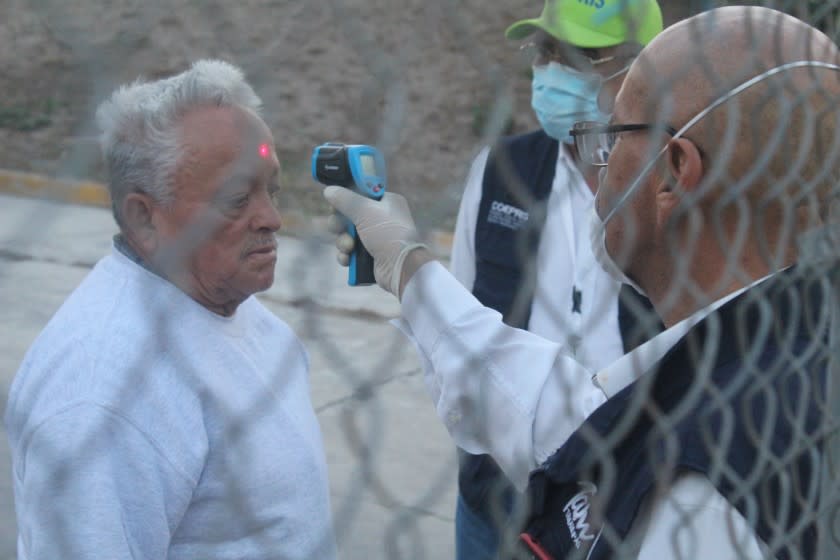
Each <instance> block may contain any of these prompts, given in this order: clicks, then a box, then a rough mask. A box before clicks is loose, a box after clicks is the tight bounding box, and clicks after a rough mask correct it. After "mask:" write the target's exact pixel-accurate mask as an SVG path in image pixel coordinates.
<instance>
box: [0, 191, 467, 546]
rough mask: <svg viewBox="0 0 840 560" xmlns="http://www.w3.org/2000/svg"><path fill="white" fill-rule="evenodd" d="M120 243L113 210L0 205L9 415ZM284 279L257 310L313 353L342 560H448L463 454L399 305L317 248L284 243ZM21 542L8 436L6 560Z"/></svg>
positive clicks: (3, 467)
mask: <svg viewBox="0 0 840 560" xmlns="http://www.w3.org/2000/svg"><path fill="white" fill-rule="evenodd" d="M114 232H115V227H114V224H113V221H112V219H111V217H110V215H109V213H108V212H107V211H105V210H101V209H95V208H85V207H79V206H72V205H62V204H55V203H50V202H45V201H37V200H31V199H22V198H13V197H6V196H0V412H2V411H3V410H5V402H6V395H7V392H8V387H9V384H10V382H11V379H12V376H13V375H14V372H15V370H16V369H17V367H18V364H19V363H20V360H21V358H22V357H23V354H24V353H25V351H26V349H27V347H28V346H29V344H30V343H31V342H32V340H33V339H34V338H35V336H36V335H37V334H38V332H39V331H40V329H41V328H42V327H43V325H44V324H45V323H46V322H47V321H48V320H49V318H50V316H51V315H52V314H53V313H54V312H55V310H56V309H57V308H58V306H59V305H60V304H61V302H62V301H63V299H64V298H65V297H66V296H67V294H68V293H69V292H70V291H71V290H72V289H73V288H74V287H75V286H76V285H77V284H78V283H79V282H80V281H81V279H82V278H83V277H84V275H85V274H86V273H87V271H88V270H89V269H90V268H91V266H92V265H93V264H94V263H95V262H96V261H97V260H98V259H99V258H100V257H101V256H102V255H104V254H105V253H106V252H107V251H109V250H110V239H111V236H112V235H113V233H114ZM276 278H277V281H276V283H275V286H274V287H273V288H272V289H271V290H269V291H268V292H266V293H265V294H264V295H262V296H261V299H262V300H263V301H264V302H265V303H266V304H267V305H268V306H269V307H270V308H271V309H272V310H273V311H274V312H275V313H276V314H277V315H278V316H280V317H281V318H283V319H284V320H285V321H287V322H288V323H289V324H290V325H291V326H292V328H294V329H295V330H296V331H297V333H298V334H299V336H300V337H301V338H302V339H303V341H304V343H305V344H306V346H307V348H308V350H309V352H310V357H311V364H312V371H311V382H312V399H313V403H314V405H315V407H316V409H317V412H318V417H319V419H320V421H321V427H322V430H323V433H324V440H325V444H326V451H327V461H328V463H329V468H330V477H331V491H332V500H333V511H334V518H335V524H336V530H337V533H338V540H339V548H340V552H341V557H342V558H345V559H357V558H360V559H365V560H371V559H378V558H388V559H392V558H418V559H420V558H430V559H432V558H433V559H443V558H451V557H452V556H453V547H452V535H453V528H452V512H453V507H454V506H453V504H454V495H455V484H454V481H455V476H454V473H455V454H454V450H453V447H452V445H451V444H450V442H449V440H448V436H447V435H446V433H445V431H444V429H443V428H442V426H441V424H440V423H439V422H438V421H437V419H436V417H435V416H434V411H433V408H432V405H431V402H430V400H429V399H428V397H427V395H426V393H425V389H424V387H423V380H422V376H421V374H420V370H419V365H418V362H417V359H416V357H415V356H414V354H413V353H412V351H411V350H410V349H409V348H408V347H407V345H406V344H405V343H404V341H403V339H402V338H401V336H400V335H398V334H397V332H396V330H395V329H394V328H393V327H391V326H390V325H388V324H387V319H388V318H390V317H393V316H395V315H396V314H397V312H398V307H397V303H396V301H395V300H394V299H393V298H392V297H390V296H388V295H387V294H385V293H384V292H382V291H380V290H379V289H378V288H349V287H347V286H346V285H344V281H345V277H344V273H343V271H342V270H340V269H339V267H338V266H336V265H335V261H334V256H333V252H332V250H331V249H330V246H329V245H328V244H327V243H325V242H323V240H322V241H318V240H315V239H313V238H308V239H302V238H294V237H282V238H281V241H280V251H279V258H278V266H277V276H276ZM0 431H2V428H0ZM15 531H16V529H15V523H14V505H13V496H12V490H11V474H10V465H9V450H8V444H7V440H6V436H5V432H4V433H2V434H0V560H11V559H14V558H15V553H14V540H15ZM394 547H396V548H394ZM397 551H399V552H397Z"/></svg>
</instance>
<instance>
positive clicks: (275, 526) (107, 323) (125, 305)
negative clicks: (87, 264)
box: [5, 61, 335, 560]
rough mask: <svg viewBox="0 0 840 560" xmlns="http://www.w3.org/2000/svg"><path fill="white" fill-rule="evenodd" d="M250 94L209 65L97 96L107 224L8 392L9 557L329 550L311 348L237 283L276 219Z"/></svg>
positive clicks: (318, 553) (263, 277)
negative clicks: (14, 551) (113, 232)
mask: <svg viewBox="0 0 840 560" xmlns="http://www.w3.org/2000/svg"><path fill="white" fill-rule="evenodd" d="M259 109H260V100H259V98H258V97H257V96H256V94H255V93H254V91H253V90H252V89H251V87H250V86H249V85H248V84H247V83H246V82H245V81H244V79H243V77H242V73H241V72H240V71H239V70H238V69H237V68H235V67H234V66H231V65H230V64H227V63H224V62H220V61H200V62H197V63H196V64H194V65H193V66H192V68H190V69H189V70H188V71H186V72H184V73H182V74H179V75H177V76H174V77H171V78H168V79H164V80H159V81H155V82H145V83H144V82H137V83H134V84H131V85H129V86H125V87H122V88H120V89H118V90H117V91H116V92H114V93H113V95H112V96H111V97H110V99H108V100H107V101H106V102H105V103H104V104H103V105H102V106H101V107H100V109H99V111H98V113H97V120H98V122H99V124H100V126H101V128H102V147H103V152H104V155H105V159H106V162H107V164H108V170H109V188H110V191H111V198H112V200H113V211H114V216H115V218H116V221H117V223H118V225H119V228H120V234H119V235H117V236H116V237H115V239H114V246H113V249H112V251H111V254H110V255H108V256H106V257H104V258H103V259H102V260H101V261H99V263H97V265H96V266H95V267H94V269H93V270H92V271H91V272H90V274H89V275H88V276H87V278H85V280H84V281H83V282H82V284H81V285H80V286H79V287H78V288H77V289H76V290H75V291H74V292H73V293H72V294H71V295H70V297H69V298H68V299H67V301H66V302H65V303H64V305H63V306H62V307H61V308H60V309H59V311H58V312H57V313H56V315H55V316H54V317H53V318H52V319H51V321H50V322H49V324H48V325H47V326H46V328H45V329H44V331H43V332H42V333H41V334H40V336H39V337H38V339H37V340H36V341H35V343H34V344H33V346H32V347H31V349H30V350H29V352H28V353H27V355H26V357H25V359H24V361H23V364H22V365H21V368H20V370H19V371H18V373H17V375H16V377H15V380H14V383H13V385H12V388H11V392H10V395H9V402H8V407H7V412H6V417H5V422H6V425H7V426H8V431H9V438H10V442H11V448H12V459H13V473H14V488H15V500H16V508H17V519H18V525H19V530H20V534H19V539H18V557H19V558H21V559H22V560H24V559H28V560H31V559H40V558H74V559H86V558H114V559H116V558H144V559H153V558H160V559H163V558H169V559H177V558H203V559H213V558H219V559H220V558H237V559H240V558H249V559H263V558H287V559H293V558H299V559H304V558H306V559H309V558H333V557H334V556H335V544H334V537H333V532H332V527H331V521H330V519H331V515H330V505H329V491H328V484H327V470H326V461H325V457H324V451H323V445H322V441H321V434H320V429H319V426H318V422H317V419H316V417H315V414H314V411H313V409H312V405H311V402H310V398H309V385H308V358H307V355H306V352H305V350H304V349H303V346H302V345H301V343H300V341H299V340H298V339H297V337H296V336H295V335H294V333H293V332H292V330H291V329H290V328H289V327H288V326H287V325H286V324H285V323H284V322H283V321H281V320H280V319H278V318H277V317H276V316H274V315H273V314H272V313H270V312H269V311H268V310H267V309H266V308H265V307H264V306H263V305H261V304H260V303H259V302H258V301H257V300H256V299H255V298H254V297H252V296H253V294H255V293H257V292H260V291H263V290H266V289H267V288H268V287H269V286H271V284H272V282H273V280H274V267H275V262H276V259H277V252H276V240H275V233H276V232H277V230H278V229H279V228H280V216H279V214H278V212H277V209H276V208H275V206H274V199H275V195H276V191H277V189H278V186H277V178H278V172H279V162H278V160H277V156H276V154H275V146H274V140H273V138H272V135H271V132H270V131H269V130H268V127H267V126H266V125H265V123H264V122H263V120H262V119H261V118H260V116H259Z"/></svg>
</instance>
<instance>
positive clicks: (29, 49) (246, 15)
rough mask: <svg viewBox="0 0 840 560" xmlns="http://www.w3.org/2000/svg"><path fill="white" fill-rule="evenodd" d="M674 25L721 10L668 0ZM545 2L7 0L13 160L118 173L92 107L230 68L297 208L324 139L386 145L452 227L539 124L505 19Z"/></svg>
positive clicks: (432, 222)
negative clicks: (239, 76) (259, 104)
mask: <svg viewBox="0 0 840 560" xmlns="http://www.w3.org/2000/svg"><path fill="white" fill-rule="evenodd" d="M660 4H661V5H662V9H663V13H664V16H665V19H666V22H673V21H676V20H677V19H680V18H683V17H685V16H686V15H688V14H690V13H694V12H697V11H699V10H701V9H703V8H706V7H710V6H712V5H713V4H714V2H711V1H709V0H680V1H676V0H664V1H662V2H660ZM541 8H542V2H540V1H539V0H511V1H508V2H486V1H484V0H462V1H458V0H434V1H429V0H399V1H396V2H394V1H391V0H334V1H330V0H324V1H318V2H308V1H302V0H240V1H237V2H228V1H223V0H172V1H166V2H164V1H162V0H119V1H117V0H0V92H2V93H0V168H5V169H14V170H19V171H33V172H38V173H43V174H46V175H49V176H53V177H59V178H76V179H95V180H99V181H102V180H104V179H105V177H104V174H103V168H102V165H101V161H100V157H99V152H98V147H97V144H96V139H95V129H94V127H93V121H92V118H93V113H94V111H95V109H96V106H97V105H98V103H99V102H100V101H102V99H103V98H104V97H105V96H106V95H107V94H108V93H109V92H110V91H111V90H112V89H113V88H114V87H115V86H116V85H118V84H120V83H124V82H126V81H131V80H134V79H136V78H138V77H139V76H144V77H146V78H158V77H162V76H166V75H169V74H172V73H176V72H179V71H181V70H183V69H185V68H186V67H188V65H189V64H190V63H191V62H192V61H194V60H197V59H199V58H205V57H215V58H221V59H224V60H227V61H229V62H233V63H235V64H237V65H239V66H240V67H242V68H243V70H244V71H245V74H246V77H247V78H248V79H249V80H250V81H251V83H252V84H253V86H254V88H255V89H256V91H257V93H258V94H259V95H260V96H261V97H262V99H263V102H264V107H265V117H266V120H267V122H268V124H269V125H270V126H271V127H272V128H273V130H274V134H275V136H276V139H277V147H278V152H279V157H280V160H281V162H282V165H283V169H284V179H285V182H284V187H285V188H286V190H285V197H284V205H285V207H286V208H287V210H289V211H297V212H300V213H302V214H303V215H304V216H307V215H311V214H312V213H315V214H318V213H324V212H326V209H325V207H323V206H322V202H321V200H320V196H319V190H318V189H314V188H313V186H314V184H313V182H312V180H311V178H310V175H309V157H310V154H311V151H312V148H313V147H314V146H316V145H318V144H320V143H322V142H325V141H341V142H350V143H372V144H376V145H377V146H379V147H380V149H382V150H383V151H384V152H385V155H386V157H387V158H388V163H389V175H390V177H389V179H390V186H391V188H392V190H394V191H397V192H401V193H403V194H405V195H407V196H408V197H409V198H410V199H411V201H412V203H413V204H414V205H415V208H416V210H417V219H418V221H419V222H420V225H421V226H424V225H425V226H426V227H435V228H443V229H446V228H447V227H449V228H451V226H452V225H453V223H454V216H455V213H456V211H457V203H458V200H459V199H460V193H461V188H462V186H463V185H462V182H463V179H464V177H465V176H466V173H467V171H468V168H469V162H470V161H471V160H472V157H473V156H474V155H475V154H476V153H477V152H478V150H479V149H480V148H481V147H482V146H483V145H485V144H487V143H488V142H489V141H490V140H492V138H493V137H495V136H496V135H498V134H499V133H503V132H518V131H525V130H529V129H531V128H535V127H536V120H535V119H534V117H533V113H532V111H531V108H530V74H529V72H530V68H529V66H528V65H529V63H530V61H527V60H523V59H522V57H521V56H519V51H518V43H516V42H511V41H507V40H506V39H505V38H504V31H505V29H506V28H507V26H508V25H510V24H511V23H512V22H514V21H516V20H517V19H521V18H523V17H536V16H537V15H538V14H539V12H540V10H541Z"/></svg>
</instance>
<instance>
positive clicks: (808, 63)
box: [601, 60, 840, 228]
mask: <svg viewBox="0 0 840 560" xmlns="http://www.w3.org/2000/svg"><path fill="white" fill-rule="evenodd" d="M805 67H812V68H823V69H825V70H834V71H835V72H840V66H838V65H836V64H831V63H828V62H819V61H816V60H798V61H796V62H788V63H786V64H782V65H780V66H776V67H775V68H771V69H769V70H767V71H765V72H762V73H761V74H759V75H757V76H755V77H753V78H750V79H749V80H747V81H746V82H744V83H742V84H741V85H739V86H737V87H735V88H734V89H731V90H730V91H728V92H727V93H725V94H723V95H721V96H720V97H718V98H717V99H716V100H715V101H714V102H712V104H711V105H709V106H708V107H706V108H705V109H703V110H702V111H700V112H699V113H697V114H696V115H695V116H694V117H693V118H692V119H691V120H689V121H688V122H687V123H685V125H684V126H683V127H682V128H680V129H679V130H678V131H677V132H676V134H674V135H673V136H672V137H671V138H672V139H677V138H682V135H683V134H685V133H686V131H687V130H688V129H689V128H691V127H692V126H694V125H695V124H697V122H698V121H699V120H700V119H702V118H703V117H705V116H706V115H708V114H709V113H711V112H712V111H714V110H715V109H717V108H718V107H719V106H720V105H722V104H723V103H726V102H727V101H729V100H730V99H732V98H733V97H735V96H736V95H738V94H739V93H741V92H743V91H744V90H747V89H749V88H751V87H752V86H754V85H755V84H757V83H759V82H762V81H764V80H766V79H767V78H770V77H771V76H775V75H776V74H779V73H781V72H784V71H786V70H791V69H793V68H805ZM667 150H668V145H667V144H666V145H665V146H664V147H663V148H662V149H661V150H659V152H658V153H657V154H656V156H654V158H653V159H651V160H650V161H649V162H648V163H647V164H646V165H645V166H644V168H642V172H641V173H639V175H638V176H637V177H636V179H635V180H634V181H633V182H632V183H631V184H630V187H629V188H628V189H627V190H625V191H624V194H622V195H621V197H620V198H619V199H618V203H617V204H616V205H615V206H614V207H613V209H612V210H610V211H609V213H608V214H607V217H606V218H604V219H603V220H602V221H601V224H602V227H604V228H606V226H607V222H609V221H610V220H611V219H612V218H613V216H615V213H616V212H618V210H619V209H620V208H621V207H622V206H623V205H624V204H625V203H626V202H627V200H628V199H629V198H630V197H631V196H632V195H633V193H634V192H635V191H636V189H638V188H639V185H641V183H642V180H643V179H644V178H645V177H646V176H647V174H648V173H650V171H651V169H653V166H654V165H656V162H657V161H658V160H659V158H660V157H662V155H663V154H664V153H665V152H666V151H667Z"/></svg>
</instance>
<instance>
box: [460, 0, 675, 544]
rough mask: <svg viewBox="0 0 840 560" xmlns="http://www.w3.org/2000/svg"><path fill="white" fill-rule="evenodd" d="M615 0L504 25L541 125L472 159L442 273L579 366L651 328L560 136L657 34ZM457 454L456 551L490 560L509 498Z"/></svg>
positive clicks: (548, 9)
mask: <svg viewBox="0 0 840 560" xmlns="http://www.w3.org/2000/svg"><path fill="white" fill-rule="evenodd" d="M621 4H622V2H621V1H620V0H607V1H604V2H592V3H585V2H579V1H578V0H571V1H569V0H558V1H554V0H548V1H547V2H546V3H545V7H544V9H543V11H542V14H541V15H540V17H538V18H535V19H526V20H522V21H519V22H516V23H514V24H513V25H512V26H510V28H509V29H508V30H507V33H506V36H507V37H508V39H512V40H522V41H524V44H523V45H522V50H523V51H525V52H526V53H527V54H528V55H529V57H530V60H531V62H532V65H533V82H532V97H531V102H532V108H533V111H534V114H535V115H536V117H537V120H538V121H539V123H540V127H541V128H540V129H539V130H536V131H533V132H530V133H527V134H522V135H517V136H512V137H506V138H502V139H500V141H499V142H498V143H497V144H496V145H495V146H493V147H492V149H491V148H485V149H484V150H482V151H481V153H479V155H478V156H477V157H476V158H475V160H474V161H473V164H472V167H471V170H470V173H469V177H468V179H467V183H466V187H465V190H464V194H463V197H462V200H461V206H460V209H459V213H458V219H457V223H456V227H455V236H454V244H453V250H452V260H451V271H452V273H453V274H454V276H455V277H456V278H457V279H458V280H459V281H460V282H461V283H462V284H463V285H464V286H465V287H466V288H468V289H470V290H472V292H473V294H474V295H475V297H476V298H477V299H478V300H479V301H480V302H481V303H483V304H484V305H486V306H488V307H491V308H493V309H495V310H496V311H498V312H499V313H501V314H502V315H503V316H504V318H505V322H506V323H507V324H509V325H512V326H515V327H519V328H523V329H528V330H530V331H532V332H534V333H537V334H539V335H541V336H543V337H546V338H548V339H550V340H553V341H556V342H558V343H560V344H561V345H562V348H563V351H564V352H567V353H568V354H570V355H571V356H573V357H574V358H575V359H576V360H578V361H579V362H580V364H581V365H582V366H584V367H585V368H586V370H589V371H597V370H598V369H600V368H602V367H603V366H606V365H607V364H609V363H611V362H613V361H614V360H615V359H617V358H618V357H620V356H621V355H623V354H624V353H625V352H626V351H629V350H630V349H632V348H633V347H635V346H636V345H637V344H638V343H639V342H641V341H643V340H644V339H645V338H647V337H648V336H649V335H650V334H651V333H652V332H654V331H656V330H658V320H657V319H656V318H655V317H652V316H651V314H650V313H649V308H648V307H646V305H645V304H646V303H647V300H645V299H644V298H642V297H640V296H636V297H634V294H633V291H632V290H629V291H628V290H624V294H623V295H622V297H619V296H620V295H621V294H622V289H621V284H620V282H618V281H616V280H614V279H612V278H610V277H609V276H608V275H607V274H606V273H605V272H604V271H603V270H601V269H600V268H599V267H598V266H597V264H596V263H595V262H594V260H593V254H592V251H591V250H590V247H589V241H588V237H587V228H586V221H587V219H588V217H589V212H590V211H591V209H592V202H593V198H594V196H593V193H594V191H595V188H596V185H597V177H596V176H595V174H594V168H593V167H589V166H586V165H584V164H583V163H581V160H580V157H579V156H578V154H577V151H576V149H575V147H574V144H573V142H572V137H571V136H570V135H569V133H570V130H571V128H572V126H573V125H574V123H575V122H577V121H602V122H606V121H607V120H608V118H609V115H608V114H607V112H608V111H610V110H611V107H612V101H613V98H614V97H615V94H616V92H617V91H618V89H619V88H620V86H621V83H622V80H623V78H624V75H625V73H626V72H627V69H628V67H629V65H630V63H631V62H632V60H633V58H634V57H635V55H636V54H637V53H638V52H639V51H640V50H641V48H642V46H644V45H645V44H647V43H648V42H649V41H650V40H651V39H652V38H653V37H654V36H655V35H656V34H657V33H659V32H660V31H661V30H662V15H661V13H660V9H659V6H658V5H657V3H656V1H655V0H647V1H644V2H637V3H636V5H635V6H633V8H632V10H623V9H622V6H621ZM523 235H525V236H527V238H528V239H527V242H526V243H527V247H526V249H525V250H524V251H523V250H522V248H521V242H522V241H523ZM640 313H643V314H645V315H644V317H640V316H639V314H640ZM522 375H523V376H525V375H527V372H523V373H522ZM565 382H566V383H568V384H569V385H584V384H589V374H588V373H586V372H584V371H583V370H575V372H573V373H571V374H570V375H569V376H568V378H567V379H565ZM458 459H459V461H458V462H459V469H458V490H459V495H458V500H457V505H456V514H455V543H456V547H455V548H456V558H457V559H459V560H462V559H463V560H466V559H471V560H474V559H478V560H482V559H490V558H495V556H496V552H497V549H498V540H499V539H498V534H499V531H498V528H499V527H500V526H502V525H504V524H505V523H506V517H507V515H508V514H509V513H510V511H511V510H512V509H513V502H514V501H515V500H517V499H518V494H517V493H516V491H515V490H514V488H513V486H512V485H511V483H510V482H509V481H508V480H507V478H506V477H505V476H504V475H503V473H502V472H501V470H500V469H499V467H498V465H497V464H496V462H495V461H494V460H493V459H492V458H491V457H490V456H489V455H486V454H478V455H474V454H471V453H468V452H466V451H463V450H461V449H459V452H458Z"/></svg>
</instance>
